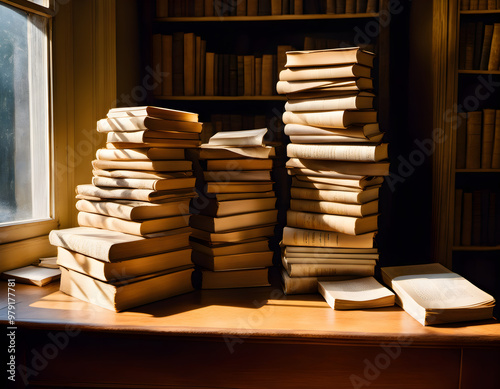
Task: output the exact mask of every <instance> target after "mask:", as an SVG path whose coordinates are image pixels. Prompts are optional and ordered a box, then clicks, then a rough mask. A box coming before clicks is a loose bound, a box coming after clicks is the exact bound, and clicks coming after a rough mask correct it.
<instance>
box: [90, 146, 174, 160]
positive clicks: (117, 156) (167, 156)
mask: <svg viewBox="0 0 500 389" xmlns="http://www.w3.org/2000/svg"><path fill="white" fill-rule="evenodd" d="M96 158H97V159H102V160H106V161H121V160H125V161H127V160H128V161H130V160H144V161H154V160H172V159H184V150H182V149H167V148H162V147H150V148H144V149H99V150H97V152H96Z"/></svg>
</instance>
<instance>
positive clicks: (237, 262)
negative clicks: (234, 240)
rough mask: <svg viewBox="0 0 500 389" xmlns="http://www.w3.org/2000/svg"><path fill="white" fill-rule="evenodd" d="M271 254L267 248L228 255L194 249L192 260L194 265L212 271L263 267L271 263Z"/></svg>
mask: <svg viewBox="0 0 500 389" xmlns="http://www.w3.org/2000/svg"><path fill="white" fill-rule="evenodd" d="M273 254H274V253H273V252H272V251H270V250H268V251H262V252H242V253H238V254H228V255H209V254H205V253H201V252H198V251H197V250H196V249H195V251H194V252H193V262H194V264H195V265H198V266H201V267H204V268H206V269H209V270H212V271H222V270H237V269H252V268H263V267H269V266H272V265H273Z"/></svg>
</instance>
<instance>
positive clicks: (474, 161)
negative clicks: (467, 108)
mask: <svg viewBox="0 0 500 389" xmlns="http://www.w3.org/2000/svg"><path fill="white" fill-rule="evenodd" d="M481 114H482V113H481V111H475V112H469V113H468V114H467V153H466V158H465V167H466V168H467V169H479V168H480V167H481V129H482V117H481V116H482V115H481Z"/></svg>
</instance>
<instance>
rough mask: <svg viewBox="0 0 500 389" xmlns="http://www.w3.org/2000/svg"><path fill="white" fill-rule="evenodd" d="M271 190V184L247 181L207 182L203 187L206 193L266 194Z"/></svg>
mask: <svg viewBox="0 0 500 389" xmlns="http://www.w3.org/2000/svg"><path fill="white" fill-rule="evenodd" d="M272 189H273V183H272V182H265V181H264V182H263V181H248V182H243V181H242V182H208V183H207V184H206V187H205V192H206V193H252V192H268V191H271V190H272Z"/></svg>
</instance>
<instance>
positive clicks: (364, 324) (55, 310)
mask: <svg viewBox="0 0 500 389" xmlns="http://www.w3.org/2000/svg"><path fill="white" fill-rule="evenodd" d="M58 288H59V284H58V283H52V284H50V285H47V286H45V287H43V288H40V287H37V286H30V285H22V284H17V285H16V287H15V289H16V296H15V299H16V309H15V314H16V320H15V321H16V325H17V326H18V327H21V328H31V329H45V330H47V329H55V330H57V329H61V328H64V327H65V326H67V325H68V324H69V325H72V326H76V327H78V328H81V329H82V330H84V331H101V332H117V333H134V334H149V335H161V336H191V337H220V336H224V335H232V336H238V337H240V338H245V339H255V340H265V341H274V342H313V343H317V342H320V343H325V344H343V345H346V344H353V345H355V344H356V345H359V344H365V345H371V344H373V345H375V344H376V345H379V344H380V342H387V341H394V340H398V339H403V340H404V339H407V344H411V346H420V347H422V346H424V347H425V346H433V347H436V346H438V347H441V346H442V347H460V346H465V347H469V346H470V347H473V346H474V347H477V346H480V347H482V346H485V347H500V324H499V323H498V322H496V321H494V320H488V321H478V322H467V323H456V324H450V325H439V326H433V327H424V326H422V325H421V324H420V323H418V322H417V321H416V320H414V319H413V318H412V317H411V316H409V315H408V314H407V313H406V312H404V311H403V310H402V309H400V308H399V307H390V308H377V309H366V310H353V311H334V310H333V309H331V308H330V307H329V306H328V304H327V303H326V302H325V301H324V300H323V299H322V297H321V296H320V295H296V296H285V295H283V293H282V292H281V289H279V288H278V287H268V288H247V289H231V290H204V291H196V292H193V293H188V294H185V295H182V296H177V297H174V298H170V299H167V300H162V301H158V302H156V303H152V304H148V305H144V306H142V307H138V308H136V309H133V310H129V311H125V312H120V313H114V312H111V311H108V310H106V309H104V308H100V307H98V306H95V305H92V304H89V303H86V302H83V301H80V300H78V299H76V298H73V297H70V296H68V295H65V294H64V293H62V292H60V291H59V290H58ZM0 301H1V302H0V304H1V305H0V321H1V322H2V323H3V324H6V322H7V283H6V282H3V281H2V282H0Z"/></svg>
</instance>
